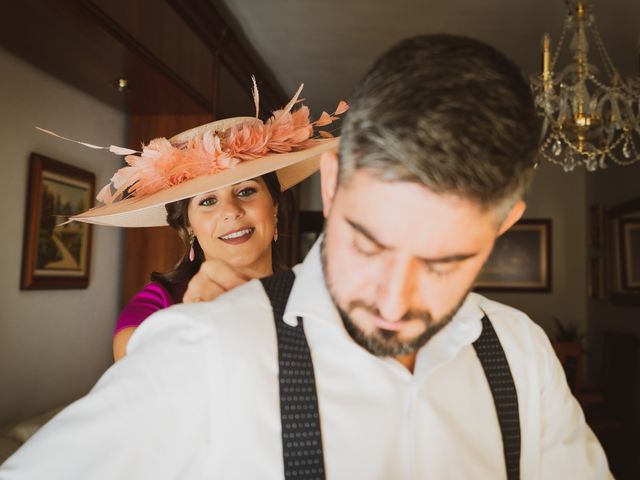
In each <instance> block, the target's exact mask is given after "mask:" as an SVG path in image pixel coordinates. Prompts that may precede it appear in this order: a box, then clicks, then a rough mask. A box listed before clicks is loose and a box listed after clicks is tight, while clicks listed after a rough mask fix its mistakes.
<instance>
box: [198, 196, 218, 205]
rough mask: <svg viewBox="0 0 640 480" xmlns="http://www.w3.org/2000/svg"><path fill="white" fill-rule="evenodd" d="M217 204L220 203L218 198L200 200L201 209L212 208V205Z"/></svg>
mask: <svg viewBox="0 0 640 480" xmlns="http://www.w3.org/2000/svg"><path fill="white" fill-rule="evenodd" d="M216 203H218V199H217V198H216V197H207V198H203V199H202V200H200V203H199V205H200V206H201V207H211V206H212V205H215V204H216Z"/></svg>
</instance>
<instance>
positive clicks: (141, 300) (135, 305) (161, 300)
mask: <svg viewBox="0 0 640 480" xmlns="http://www.w3.org/2000/svg"><path fill="white" fill-rule="evenodd" d="M173 303H174V302H173V298H172V297H171V294H169V292H168V291H167V290H166V289H165V288H164V287H163V286H162V285H161V284H160V283H158V282H152V283H150V284H148V285H147V286H146V287H144V288H143V289H142V290H140V292H138V293H137V294H136V295H135V296H134V297H133V298H132V299H131V301H129V303H127V305H126V306H125V307H124V309H123V310H122V312H121V313H120V315H119V316H118V321H117V322H116V328H115V330H114V332H113V333H114V335H115V334H116V333H118V332H119V331H120V330H122V329H124V328H128V327H138V326H140V324H141V323H142V322H144V321H145V320H146V319H147V318H148V317H149V316H150V315H151V314H152V313H155V312H157V311H158V310H162V309H164V308H167V307H169V306H171V305H172V304H173Z"/></svg>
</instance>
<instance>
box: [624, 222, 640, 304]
mask: <svg viewBox="0 0 640 480" xmlns="http://www.w3.org/2000/svg"><path fill="white" fill-rule="evenodd" d="M619 239H620V264H621V273H622V286H623V288H624V289H626V290H634V291H640V217H631V218H628V217H627V218H622V219H621V220H620V235H619Z"/></svg>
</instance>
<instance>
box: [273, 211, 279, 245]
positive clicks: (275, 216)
mask: <svg viewBox="0 0 640 480" xmlns="http://www.w3.org/2000/svg"><path fill="white" fill-rule="evenodd" d="M273 220H274V222H275V224H276V228H275V231H274V232H273V241H274V242H277V241H278V214H277V213H276V214H274V215H273Z"/></svg>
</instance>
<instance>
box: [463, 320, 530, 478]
mask: <svg viewBox="0 0 640 480" xmlns="http://www.w3.org/2000/svg"><path fill="white" fill-rule="evenodd" d="M473 348H475V350H476V354H477V355H478V358H479V359H480V363H481V364H482V368H483V369H484V374H485V375H486V377H487V381H488V382H489V388H491V394H492V395H493V402H494V403H495V406H496V411H497V413H498V423H499V424H500V431H501V432H502V443H503V447H504V458H505V463H506V467H507V479H508V480H517V479H518V478H520V418H519V416H518V395H517V392H516V386H515V384H514V383H513V377H512V376H511V370H510V369H509V363H508V362H507V357H506V355H505V353H504V350H503V348H502V345H500V340H499V339H498V336H497V335H496V332H495V330H494V329H493V325H491V322H490V321H489V319H488V318H487V316H486V315H485V316H484V318H483V319H482V333H481V334H480V337H479V338H478V339H477V340H476V341H475V342H473Z"/></svg>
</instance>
